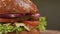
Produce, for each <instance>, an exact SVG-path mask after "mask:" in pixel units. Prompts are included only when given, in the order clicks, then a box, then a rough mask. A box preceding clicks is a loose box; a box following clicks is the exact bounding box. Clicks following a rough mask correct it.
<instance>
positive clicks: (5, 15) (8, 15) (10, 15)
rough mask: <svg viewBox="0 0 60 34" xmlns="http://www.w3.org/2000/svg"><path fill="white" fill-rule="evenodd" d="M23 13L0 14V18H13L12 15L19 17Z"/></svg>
mask: <svg viewBox="0 0 60 34" xmlns="http://www.w3.org/2000/svg"><path fill="white" fill-rule="evenodd" d="M21 16H23V14H0V18H1V17H4V18H13V17H21Z"/></svg>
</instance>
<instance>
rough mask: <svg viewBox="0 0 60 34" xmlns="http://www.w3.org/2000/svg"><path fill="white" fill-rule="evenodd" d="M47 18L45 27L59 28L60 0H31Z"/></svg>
mask: <svg viewBox="0 0 60 34" xmlns="http://www.w3.org/2000/svg"><path fill="white" fill-rule="evenodd" d="M32 1H33V2H34V3H35V4H36V5H37V7H38V9H39V11H40V14H41V15H42V16H46V18H47V22H48V25H47V29H52V30H60V0H32Z"/></svg>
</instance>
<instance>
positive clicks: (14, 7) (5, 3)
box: [0, 0, 38, 14]
mask: <svg viewBox="0 0 60 34" xmlns="http://www.w3.org/2000/svg"><path fill="white" fill-rule="evenodd" d="M36 12H38V9H37V8H36V6H35V4H33V3H32V2H31V1H30V0H0V14H10V13H13V14H14V13H36Z"/></svg>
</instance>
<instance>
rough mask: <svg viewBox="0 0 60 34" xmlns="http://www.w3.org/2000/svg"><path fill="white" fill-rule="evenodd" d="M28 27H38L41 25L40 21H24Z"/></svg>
mask: <svg viewBox="0 0 60 34" xmlns="http://www.w3.org/2000/svg"><path fill="white" fill-rule="evenodd" d="M23 23H25V24H26V25H28V24H29V25H31V26H37V25H38V24H39V21H23Z"/></svg>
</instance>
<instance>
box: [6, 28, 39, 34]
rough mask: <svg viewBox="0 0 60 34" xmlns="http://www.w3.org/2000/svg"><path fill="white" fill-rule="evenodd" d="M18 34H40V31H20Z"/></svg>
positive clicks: (11, 33) (12, 33) (13, 33)
mask: <svg viewBox="0 0 60 34" xmlns="http://www.w3.org/2000/svg"><path fill="white" fill-rule="evenodd" d="M7 34H16V32H9V33H7ZM18 34H40V31H38V30H36V29H33V30H31V31H21V32H19V33H18Z"/></svg>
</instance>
